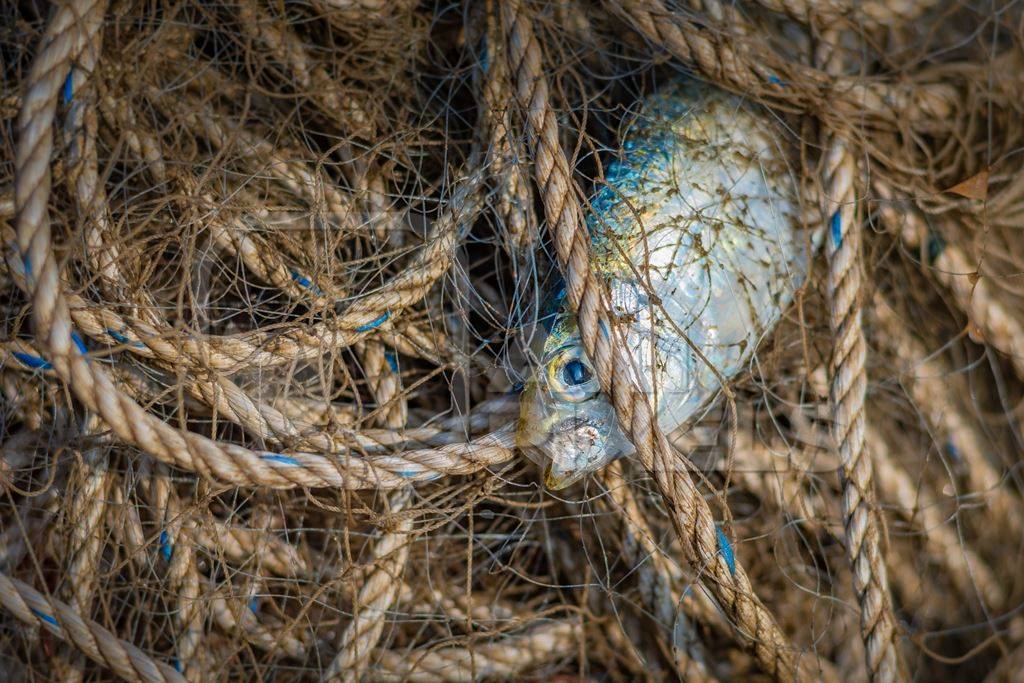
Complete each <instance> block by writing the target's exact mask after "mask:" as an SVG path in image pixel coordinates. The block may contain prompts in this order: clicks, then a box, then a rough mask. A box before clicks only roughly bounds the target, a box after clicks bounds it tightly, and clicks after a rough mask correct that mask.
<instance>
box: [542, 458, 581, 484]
mask: <svg viewBox="0 0 1024 683" xmlns="http://www.w3.org/2000/svg"><path fill="white" fill-rule="evenodd" d="M586 474H587V473H586V472H574V471H573V470H562V471H558V470H556V469H555V467H554V465H553V464H549V465H548V466H547V467H546V468H544V486H545V487H546V488H547V489H548V490H549V491H561V490H562V489H565V488H568V487H570V486H572V485H573V484H575V483H576V482H578V481H579V480H580V479H582V478H583V477H584V476H586Z"/></svg>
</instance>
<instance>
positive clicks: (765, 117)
mask: <svg viewBox="0 0 1024 683" xmlns="http://www.w3.org/2000/svg"><path fill="white" fill-rule="evenodd" d="M785 140H786V137H785V136H784V135H783V134H782V129H781V126H779V125H778V123H777V122H776V121H775V120H774V119H772V118H771V116H770V115H769V114H768V113H767V112H765V111H764V110H762V109H759V108H757V107H755V106H753V105H749V104H746V103H744V102H743V101H742V100H741V99H739V98H738V97H735V96H733V95H730V94H728V93H725V92H723V91H721V90H718V89H715V88H712V87H710V86H707V85H703V84H699V83H695V82H690V83H676V84H673V85H671V86H668V87H665V88H663V89H661V90H659V91H658V92H656V93H655V94H654V95H652V96H651V97H649V98H648V100H647V101H646V102H645V103H644V106H643V109H642V111H641V112H640V114H639V115H638V116H637V118H636V119H635V120H634V121H633V123H632V124H631V126H630V128H629V130H628V131H627V134H626V136H625V138H624V142H623V151H622V154H621V157H620V158H619V159H618V160H616V161H614V162H612V163H611V164H609V166H608V170H607V173H606V178H605V180H606V183H605V184H604V185H603V186H602V187H601V188H600V189H598V190H597V191H596V193H595V194H594V196H593V198H592V199H591V202H590V206H591V212H590V214H589V215H588V217H587V224H588V227H589V230H590V234H591V254H592V260H591V265H592V267H593V268H594V269H595V271H596V272H597V274H598V276H599V278H600V279H601V280H602V282H603V283H604V284H605V285H606V286H607V288H608V292H609V295H610V301H611V307H612V313H613V315H614V316H615V317H616V320H617V322H618V323H619V324H620V325H621V326H622V331H623V332H624V334H625V340H626V344H627V347H628V350H629V357H630V359H631V361H632V362H633V364H634V368H633V370H634V377H635V378H636V379H637V380H638V381H639V382H641V384H642V386H643V387H644V388H645V389H646V390H647V391H648V392H650V394H651V396H652V398H653V400H654V404H655V406H656V410H657V415H658V422H659V425H660V427H661V428H662V429H663V430H664V431H666V432H669V431H672V430H674V429H676V428H677V427H678V426H680V425H681V424H683V423H686V422H688V421H690V420H692V419H693V418H694V417H696V416H697V415H698V413H699V411H700V410H701V409H702V408H703V407H705V406H707V405H708V404H709V403H710V402H711V401H712V400H713V399H714V398H715V397H716V396H717V395H718V394H719V393H720V391H721V388H722V384H721V382H722V380H723V379H725V380H727V379H729V378H731V377H734V376H735V375H736V374H737V373H739V372H740V371H741V370H742V369H743V367H744V366H745V365H746V364H747V363H749V362H750V359H751V357H752V354H753V353H754V350H755V349H756V348H757V346H758V343H759V342H760V341H761V340H762V338H763V337H764V336H765V334H766V333H767V332H768V331H769V330H770V329H771V328H772V326H773V325H774V324H775V323H776V322H777V321H778V319H779V318H780V317H781V315H782V312H783V310H784V309H785V308H786V306H788V304H789V303H790V301H791V300H792V298H793V295H794V292H795V291H796V290H797V289H798V288H799V287H800V285H801V284H802V282H803V280H804V278H805V277H806V273H807V268H808V266H809V263H810V253H809V250H810V249H812V245H811V243H810V240H808V239H807V237H806V235H805V234H804V232H803V231H802V230H801V229H800V228H801V222H802V221H801V211H800V208H799V200H798V194H797V183H796V180H795V177H794V172H793V169H792V168H791V163H790V162H791V155H790V152H789V150H788V147H787V145H786V142H785ZM559 306H560V308H559V309H558V313H557V315H556V317H555V319H554V322H553V324H552V326H551V330H550V333H549V334H548V336H547V338H546V339H545V341H544V348H543V351H542V353H541V358H540V365H539V367H538V368H537V370H536V372H535V373H534V374H533V375H532V377H531V379H530V381H529V382H528V384H527V386H526V388H525V390H524V393H523V397H522V402H521V408H520V411H521V413H520V421H519V425H518V431H517V443H518V445H519V446H520V447H521V448H522V449H524V450H525V451H527V452H528V453H539V454H541V455H542V456H543V458H544V459H545V461H546V462H547V478H546V481H547V485H548V486H549V487H551V488H562V487H564V486H567V485H569V484H571V483H572V482H574V481H576V480H578V479H579V478H581V477H582V476H584V475H586V474H588V473H590V472H594V471H596V470H598V469H599V468H600V467H602V466H604V465H605V464H607V463H608V462H611V460H613V459H614V458H616V457H619V456H620V455H626V454H629V453H630V452H632V450H633V448H632V445H631V444H630V442H629V441H628V439H627V438H626V437H625V436H624V435H623V433H622V431H621V430H620V429H619V426H618V424H617V421H616V418H615V411H614V409H613V408H612V406H611V404H610V402H609V401H608V399H607V398H606V397H605V396H604V395H603V394H602V393H601V391H600V388H599V386H598V383H597V379H596V376H595V375H594V372H593V369H592V367H591V365H590V363H589V361H588V360H587V358H586V354H585V353H584V351H583V348H582V343H581V340H580V336H579V331H578V329H577V327H576V320H575V316H574V314H573V312H572V311H571V310H570V309H569V308H568V305H567V303H566V302H565V301H562V302H560V304H559ZM694 349H699V350H700V352H701V354H702V355H703V356H704V359H702V358H701V357H700V354H698V353H696V351H695V350H694Z"/></svg>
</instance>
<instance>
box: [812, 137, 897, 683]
mask: <svg viewBox="0 0 1024 683" xmlns="http://www.w3.org/2000/svg"><path fill="white" fill-rule="evenodd" d="M855 173H856V164H855V161H854V158H853V155H852V154H850V153H849V152H848V151H847V149H846V146H845V145H844V144H843V143H842V142H840V141H839V140H833V143H832V147H831V149H829V151H828V152H827V156H826V159H825V172H824V178H825V181H824V184H825V187H826V188H827V189H826V197H827V201H828V202H829V205H828V206H827V207H826V211H825V213H824V215H826V216H830V219H829V238H828V240H827V244H828V260H829V272H828V295H829V302H830V304H829V324H830V326H831V328H832V337H833V340H834V341H833V347H832V358H831V360H830V362H829V369H830V372H831V386H830V389H829V395H830V398H831V402H832V411H833V418H832V419H833V438H834V439H835V444H836V447H837V448H838V450H839V457H840V472H841V478H842V487H843V517H844V526H845V529H846V549H847V554H848V555H849V558H850V565H851V567H852V571H853V588H854V592H855V593H856V596H857V602H858V604H859V605H860V611H861V617H860V619H861V636H862V638H863V639H864V645H865V656H866V657H867V667H868V674H869V676H870V677H871V680H873V681H899V680H906V673H905V671H904V665H903V663H902V659H901V657H900V655H899V651H898V648H897V644H896V637H897V631H896V617H895V615H894V613H893V608H892V598H891V597H890V595H889V580H888V576H887V571H886V567H885V560H884V559H883V557H882V549H881V545H882V537H881V531H880V529H879V524H878V518H877V509H876V505H875V491H874V471H873V468H872V461H871V454H870V453H869V452H868V450H867V449H866V448H865V445H864V430H865V422H866V421H865V414H864V401H865V397H866V394H867V370H866V367H865V358H866V342H865V340H864V327H863V320H862V315H861V297H862V294H861V267H862V266H861V263H860V252H861V229H860V225H859V223H858V221H857V219H856V211H857V205H856V196H855V194H854V186H853V183H854V176H855Z"/></svg>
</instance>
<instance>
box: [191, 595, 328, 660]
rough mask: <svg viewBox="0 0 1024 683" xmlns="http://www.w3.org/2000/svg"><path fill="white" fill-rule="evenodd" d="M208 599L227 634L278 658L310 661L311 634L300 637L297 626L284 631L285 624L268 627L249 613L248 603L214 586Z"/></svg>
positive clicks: (218, 623)
mask: <svg viewBox="0 0 1024 683" xmlns="http://www.w3.org/2000/svg"><path fill="white" fill-rule="evenodd" d="M204 595H205V596H206V599H207V600H208V601H209V609H210V612H211V614H212V615H213V619H214V622H215V623H216V624H217V626H218V627H220V629H221V630H223V631H224V632H225V633H227V634H230V635H235V636H239V637H241V638H242V639H244V640H245V641H246V642H247V643H249V644H250V645H252V646H253V647H255V648H258V649H260V650H263V651H265V652H268V653H270V654H271V655H273V656H275V657H280V656H287V657H291V658H292V659H297V660H300V661H301V660H304V659H305V658H306V657H307V655H308V650H309V644H308V642H306V641H308V640H311V638H310V637H309V634H307V633H303V632H301V631H300V632H299V635H298V636H297V635H296V634H295V631H296V630H297V629H296V628H295V627H294V625H292V626H291V627H284V626H283V625H281V624H275V625H274V626H268V625H267V624H264V623H263V622H261V621H260V620H259V618H257V616H256V615H255V614H253V611H252V610H251V609H249V605H248V602H249V601H248V600H247V599H243V600H240V599H239V597H238V596H237V595H225V592H224V591H223V590H221V589H219V588H218V587H216V586H214V585H212V583H211V584H210V585H209V586H208V587H207V588H206V590H205V592H204Z"/></svg>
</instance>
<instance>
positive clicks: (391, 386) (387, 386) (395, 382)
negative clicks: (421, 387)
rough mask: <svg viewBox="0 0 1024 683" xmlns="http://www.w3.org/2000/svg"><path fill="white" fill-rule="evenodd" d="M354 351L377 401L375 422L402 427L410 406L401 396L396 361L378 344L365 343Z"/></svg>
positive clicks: (395, 427) (400, 379) (386, 425)
mask: <svg viewBox="0 0 1024 683" xmlns="http://www.w3.org/2000/svg"><path fill="white" fill-rule="evenodd" d="M357 351H358V352H359V354H360V356H361V358H362V363H363V373H364V374H365V375H366V382H367V384H368V385H369V387H370V391H371V393H373V398H374V400H375V401H376V402H377V423H378V424H380V425H381V426H383V427H390V428H392V429H400V428H402V427H404V426H405V423H406V421H407V420H408V418H409V405H408V401H406V399H405V396H404V395H403V394H402V376H401V374H399V372H398V365H397V361H396V360H394V359H389V356H388V354H387V352H386V351H385V350H384V345H383V344H381V343H380V342H378V341H370V340H368V341H365V342H363V343H362V345H361V346H360V347H357ZM392 365H394V367H392Z"/></svg>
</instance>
